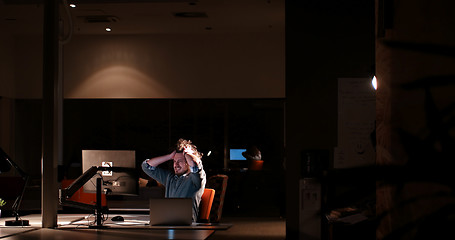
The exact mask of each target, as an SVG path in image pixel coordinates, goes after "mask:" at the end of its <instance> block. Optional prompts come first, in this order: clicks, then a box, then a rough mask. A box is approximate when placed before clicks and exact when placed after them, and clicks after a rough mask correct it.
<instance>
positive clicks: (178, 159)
mask: <svg viewBox="0 0 455 240" xmlns="http://www.w3.org/2000/svg"><path fill="white" fill-rule="evenodd" d="M188 170H189V167H188V163H187V162H186V160H185V156H183V153H176V154H175V156H174V172H175V175H179V176H180V175H182V174H185V173H187V172H188Z"/></svg>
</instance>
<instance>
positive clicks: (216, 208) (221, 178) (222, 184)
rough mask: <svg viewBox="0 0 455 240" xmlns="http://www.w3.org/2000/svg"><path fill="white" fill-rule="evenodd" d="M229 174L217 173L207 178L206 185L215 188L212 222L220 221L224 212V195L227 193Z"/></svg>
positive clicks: (211, 214)
mask: <svg viewBox="0 0 455 240" xmlns="http://www.w3.org/2000/svg"><path fill="white" fill-rule="evenodd" d="M227 181H228V176H227V175H224V174H217V175H213V176H211V177H209V178H208V179H207V184H206V186H207V187H209V188H213V189H215V191H216V192H215V198H214V200H213V205H212V210H211V211H210V222H219V221H220V219H221V214H222V212H223V204H224V197H225V195H226V189H227Z"/></svg>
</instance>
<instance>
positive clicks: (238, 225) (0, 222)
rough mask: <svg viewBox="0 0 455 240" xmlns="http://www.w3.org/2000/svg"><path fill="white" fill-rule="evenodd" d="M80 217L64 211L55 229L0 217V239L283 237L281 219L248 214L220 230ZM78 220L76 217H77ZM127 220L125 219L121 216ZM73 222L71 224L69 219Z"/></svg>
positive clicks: (34, 218) (37, 219)
mask: <svg viewBox="0 0 455 240" xmlns="http://www.w3.org/2000/svg"><path fill="white" fill-rule="evenodd" d="M81 218H84V216H80V215H77V214H73V215H71V214H69V215H68V214H65V215H59V216H58V224H59V227H58V228H57V229H49V228H41V216H40V215H39V214H38V215H37V214H35V215H26V216H22V219H27V220H29V221H30V226H28V227H6V226H5V220H10V219H9V218H1V219H0V239H7V240H19V239H20V240H22V239H27V240H28V239H36V240H42V239H46V240H72V239H77V240H80V239H84V240H92V239H93V240H126V239H141V238H144V239H201V240H203V239H209V240H224V239H235V240H243V239H252V240H255V239H263V240H278V239H285V238H286V237H285V224H286V223H285V222H286V221H285V220H284V219H282V218H248V217H226V218H223V219H222V222H221V224H220V225H222V226H226V225H229V227H226V228H225V227H221V228H222V229H224V230H213V229H211V228H203V229H201V228H199V229H197V230H195V229H192V230H189V229H185V228H179V229H166V228H153V229H152V228H149V227H145V225H146V224H144V220H145V219H141V218H135V220H132V221H125V222H124V224H118V223H112V222H109V221H106V222H105V224H106V225H107V226H109V227H108V228H107V229H89V228H87V223H88V222H89V221H91V220H90V218H89V219H81ZM79 219H80V220H79ZM125 219H127V218H125ZM75 220H79V221H76V222H74V223H71V222H72V221H75ZM92 220H93V219H92Z"/></svg>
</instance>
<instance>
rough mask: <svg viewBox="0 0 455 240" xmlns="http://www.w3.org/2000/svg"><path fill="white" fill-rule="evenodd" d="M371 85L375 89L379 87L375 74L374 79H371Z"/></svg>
mask: <svg viewBox="0 0 455 240" xmlns="http://www.w3.org/2000/svg"><path fill="white" fill-rule="evenodd" d="M371 85H373V88H374V90H377V89H378V83H377V81H376V75H375V76H373V79H372V80H371Z"/></svg>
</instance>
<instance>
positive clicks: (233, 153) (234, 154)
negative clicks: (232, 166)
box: [229, 148, 246, 160]
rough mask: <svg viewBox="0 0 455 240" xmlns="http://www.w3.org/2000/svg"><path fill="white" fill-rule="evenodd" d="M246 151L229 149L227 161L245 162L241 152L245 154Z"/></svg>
mask: <svg viewBox="0 0 455 240" xmlns="http://www.w3.org/2000/svg"><path fill="white" fill-rule="evenodd" d="M245 151H246V149H238V148H231V149H229V159H230V160H246V158H245V157H244V156H243V155H242V152H245Z"/></svg>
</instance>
